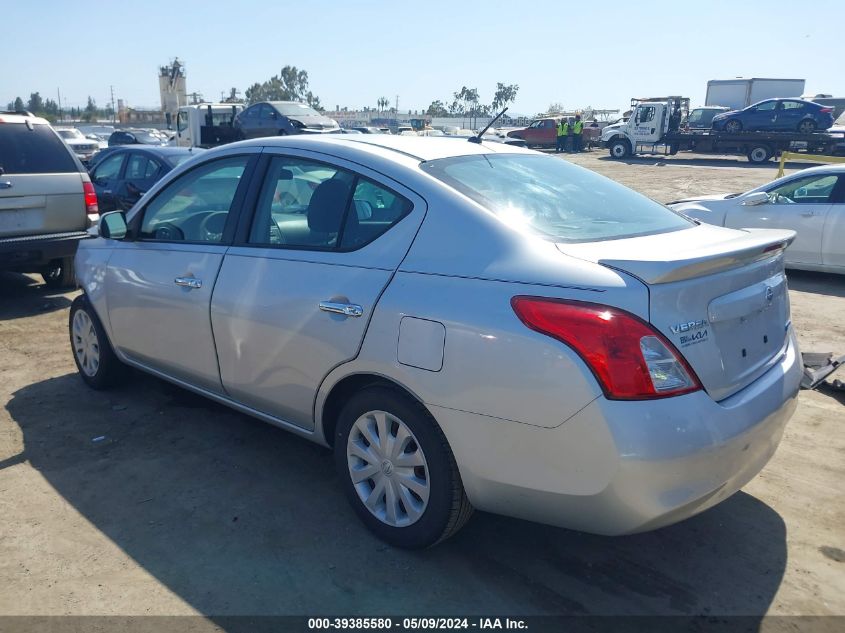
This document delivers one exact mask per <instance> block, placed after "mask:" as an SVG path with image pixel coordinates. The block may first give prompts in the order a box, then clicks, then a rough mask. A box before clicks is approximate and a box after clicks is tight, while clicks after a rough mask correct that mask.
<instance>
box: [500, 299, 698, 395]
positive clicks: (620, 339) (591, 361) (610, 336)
mask: <svg viewBox="0 0 845 633" xmlns="http://www.w3.org/2000/svg"><path fill="white" fill-rule="evenodd" d="M511 306H512V307H513V310H514V312H516V315H517V316H518V317H519V318H520V320H521V321H522V322H523V323H524V324H525V325H527V326H528V327H530V328H531V329H532V330H536V331H537V332H540V333H542V334H545V335H547V336H551V337H552V338H555V339H557V340H559V341H561V342H563V343H566V344H567V345H569V347H571V348H572V349H573V350H575V352H576V353H577V354H578V355H579V356H580V357H581V358H582V359H583V361H584V362H585V363H586V364H587V366H588V367H589V368H590V370H591V371H592V372H593V374H594V375H595V377H596V379H597V380H598V382H599V384H600V385H601V388H602V390H603V391H604V395H605V396H606V397H608V398H611V399H613V400H648V399H651V398H665V397H668V396H678V395H681V394H684V393H690V392H691V391H697V390H699V389H701V383H700V382H699V381H698V377H697V376H696V375H695V372H693V370H692V368H691V367H690V366H689V365H688V364H687V362H686V360H684V358H683V357H682V356H681V355H680V353H678V351H677V350H676V349H675V347H674V346H673V345H672V343H671V342H669V340H667V339H666V337H664V336H663V335H662V334H660V333H659V332H658V331H657V330H655V329H654V328H653V327H652V326H651V325H649V324H648V323H646V322H645V321H643V320H642V319H640V318H638V317H636V316H634V315H633V314H630V313H629V312H625V311H624V310H620V309H618V308H612V307H610V306H605V305H600V304H597V303H586V302H582V301H566V300H562V299H549V298H544V297H514V298H513V299H511Z"/></svg>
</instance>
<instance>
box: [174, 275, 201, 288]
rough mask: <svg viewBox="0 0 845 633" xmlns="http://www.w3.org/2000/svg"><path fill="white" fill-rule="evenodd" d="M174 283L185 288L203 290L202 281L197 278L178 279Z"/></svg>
mask: <svg viewBox="0 0 845 633" xmlns="http://www.w3.org/2000/svg"><path fill="white" fill-rule="evenodd" d="M173 283H175V284H176V285H177V286H182V287H183V288H193V289H196V288H202V279H197V278H196V277H177V278H176V279H174V280H173Z"/></svg>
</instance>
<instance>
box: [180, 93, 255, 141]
mask: <svg viewBox="0 0 845 633" xmlns="http://www.w3.org/2000/svg"><path fill="white" fill-rule="evenodd" d="M243 109H244V106H243V105H242V104H240V103H198V104H196V105H187V106H182V107H181V108H179V113H178V114H177V115H176V139H175V141H176V142H175V145H177V146H179V147H204V148H209V147H216V146H218V145H223V144H224V143H231V142H232V141H235V140H237V139H236V138H235V128H234V126H233V124H234V121H235V117H236V116H237V114H238V113H239V112H240V111H241V110H243ZM171 143H173V141H171Z"/></svg>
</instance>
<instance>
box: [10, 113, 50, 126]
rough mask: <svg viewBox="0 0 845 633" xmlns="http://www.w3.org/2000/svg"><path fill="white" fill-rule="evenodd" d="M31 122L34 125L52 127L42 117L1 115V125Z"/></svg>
mask: <svg viewBox="0 0 845 633" xmlns="http://www.w3.org/2000/svg"><path fill="white" fill-rule="evenodd" d="M27 121H29V122H30V123H32V124H33V125H50V122H49V121H48V120H47V119H42V118H41V117H40V116H30V115H28V114H18V113H16V112H15V113H8V112H4V113H3V114H0V123H26V122H27Z"/></svg>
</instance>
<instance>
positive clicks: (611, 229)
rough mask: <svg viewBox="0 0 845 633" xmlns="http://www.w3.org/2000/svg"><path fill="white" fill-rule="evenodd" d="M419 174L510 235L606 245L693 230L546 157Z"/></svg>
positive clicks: (500, 159) (433, 164)
mask: <svg viewBox="0 0 845 633" xmlns="http://www.w3.org/2000/svg"><path fill="white" fill-rule="evenodd" d="M422 168H423V169H424V170H426V171H427V172H428V173H430V174H431V175H432V176H434V177H435V178H438V179H439V180H442V181H443V182H445V183H446V184H447V185H449V186H450V187H452V188H454V189H455V190H457V191H459V192H460V193H462V194H464V195H466V196H467V197H469V198H471V199H472V200H474V201H475V202H477V203H478V204H480V205H481V206H482V207H484V208H486V209H488V210H489V211H491V212H493V213H494V214H496V215H497V216H498V217H499V218H500V219H501V220H502V221H503V222H505V223H506V224H508V225H511V226H513V227H514V228H516V229H520V230H528V231H531V232H533V233H535V234H537V235H540V236H542V237H545V238H547V239H550V240H553V241H556V242H586V241H594V240H612V239H620V238H626V237H636V236H640V235H652V234H655V233H667V232H670V231H678V230H682V229H686V228H690V227H692V226H694V224H693V223H692V221H690V220H687V219H685V218H684V217H682V216H681V215H679V214H677V213H675V212H674V211H672V210H671V209H668V208H666V207H664V206H663V205H661V204H658V203H657V202H654V201H653V200H650V199H648V198H646V197H645V196H643V195H640V194H638V193H636V192H635V191H632V190H630V189H628V188H627V187H623V186H622V185H620V184H617V183H615V182H613V181H612V180H610V179H609V178H605V177H603V176H599V175H598V174H596V173H594V172H592V171H590V170H587V169H583V168H580V167H577V166H576V165H573V164H571V163H568V162H567V161H563V160H558V159H556V158H552V157H550V156H533V155H525V154H483V155H474V156H459V157H454V158H443V159H439V160H433V161H428V162H426V163H423V164H422Z"/></svg>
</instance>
